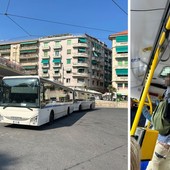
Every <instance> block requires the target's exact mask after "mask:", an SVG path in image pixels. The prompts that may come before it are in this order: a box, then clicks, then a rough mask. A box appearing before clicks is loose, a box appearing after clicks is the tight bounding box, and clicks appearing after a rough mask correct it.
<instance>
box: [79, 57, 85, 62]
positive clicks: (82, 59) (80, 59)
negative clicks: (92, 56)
mask: <svg viewBox="0 0 170 170" xmlns="http://www.w3.org/2000/svg"><path fill="white" fill-rule="evenodd" d="M78 61H86V59H85V58H81V57H79V58H78Z"/></svg>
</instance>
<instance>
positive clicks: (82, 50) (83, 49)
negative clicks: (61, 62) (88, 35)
mask: <svg viewBox="0 0 170 170" xmlns="http://www.w3.org/2000/svg"><path fill="white" fill-rule="evenodd" d="M78 52H79V53H85V52H86V48H79V49H78Z"/></svg>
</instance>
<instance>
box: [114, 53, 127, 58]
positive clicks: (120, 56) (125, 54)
mask: <svg viewBox="0 0 170 170" xmlns="http://www.w3.org/2000/svg"><path fill="white" fill-rule="evenodd" d="M127 57H128V53H117V54H116V55H115V58H127Z"/></svg>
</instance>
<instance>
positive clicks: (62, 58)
mask: <svg viewBox="0 0 170 170" xmlns="http://www.w3.org/2000/svg"><path fill="white" fill-rule="evenodd" d="M39 42H40V46H39V75H40V76H42V77H44V78H49V79H52V80H56V81H59V82H61V83H63V84H64V85H65V86H69V87H79V88H87V89H92V90H97V91H101V92H104V91H106V89H107V86H108V85H109V83H110V82H111V66H112V65H111V50H110V49H109V48H107V46H106V45H105V44H104V43H102V42H100V41H99V40H97V39H96V38H94V37H91V36H89V35H87V34H85V35H72V34H64V35H55V36H49V37H44V38H40V39H39Z"/></svg>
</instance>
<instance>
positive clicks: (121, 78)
mask: <svg viewBox="0 0 170 170" xmlns="http://www.w3.org/2000/svg"><path fill="white" fill-rule="evenodd" d="M109 39H110V40H111V41H112V86H113V87H115V88H116V89H117V94H121V95H123V96H127V95H128V31H123V32H119V33H117V34H113V35H110V36H109Z"/></svg>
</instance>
